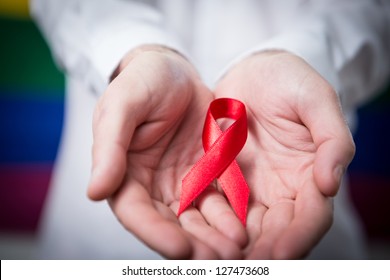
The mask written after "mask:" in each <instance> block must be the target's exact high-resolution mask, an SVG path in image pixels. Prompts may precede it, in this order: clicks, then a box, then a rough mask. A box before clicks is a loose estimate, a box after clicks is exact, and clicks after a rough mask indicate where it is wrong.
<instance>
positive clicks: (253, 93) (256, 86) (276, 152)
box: [215, 51, 354, 259]
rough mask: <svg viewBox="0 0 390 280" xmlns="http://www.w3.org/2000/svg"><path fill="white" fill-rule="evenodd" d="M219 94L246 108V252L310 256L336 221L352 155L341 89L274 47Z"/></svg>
mask: <svg viewBox="0 0 390 280" xmlns="http://www.w3.org/2000/svg"><path fill="white" fill-rule="evenodd" d="M215 94H216V97H231V98H236V99H238V100H241V101H242V102H244V103H245V104H246V107H247V113H248V125H249V134H248V140H247V143H246V145H245V147H244V149H243V150H242V151H241V153H240V155H239V157H238V163H239V164H240V166H241V169H242V171H243V173H244V176H245V177H246V179H247V182H248V185H249V187H250V190H251V194H250V198H249V206H248V217H247V228H246V229H247V232H248V236H249V242H248V245H247V246H246V248H245V249H244V254H245V257H246V258H249V259H254V258H256V259H258V258H263V259H272V258H276V259H286V258H301V257H304V256H305V255H307V254H308V253H309V252H310V250H311V249H312V248H313V247H314V246H315V245H316V244H317V243H318V241H319V240H320V239H321V238H322V237H323V236H324V234H325V233H326V232H327V230H328V229H329V227H330V226H331V223H332V217H333V208H332V199H331V197H332V196H334V195H335V194H336V193H337V190H338V188H339V184H340V180H341V176H342V174H343V172H344V170H345V169H346V167H347V165H348V164H349V162H350V161H351V160H352V157H353V155H354V143H353V140H352V137H351V134H350V131H349V129H348V127H347V125H346V122H345V120H344V118H343V114H342V112H341V108H340V103H339V100H338V97H337V95H336V93H335V92H334V90H333V89H332V87H331V86H330V85H329V84H328V83H327V82H326V81H325V80H324V79H323V78H322V77H321V76H320V75H319V74H318V73H317V72H316V71H315V70H314V69H312V68H311V67H310V66H309V65H308V64H307V63H306V62H305V61H304V60H302V59H300V58H298V57H296V56H294V55H292V54H289V53H286V52H279V51H275V52H263V53H258V54H255V55H252V56H251V57H249V58H247V59H245V60H244V61H242V62H240V63H239V64H237V65H236V66H235V67H233V68H232V69H231V70H230V71H229V72H228V73H227V74H226V76H225V77H223V78H222V80H221V81H220V83H219V84H218V86H217V88H216V92H215Z"/></svg>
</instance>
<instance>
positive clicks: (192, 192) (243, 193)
mask: <svg viewBox="0 0 390 280" xmlns="http://www.w3.org/2000/svg"><path fill="white" fill-rule="evenodd" d="M220 118H230V119H233V120H234V123H233V124H231V125H230V126H229V127H228V128H227V129H226V130H225V131H222V130H221V128H220V127H219V125H218V123H217V121H216V120H217V119H220ZM247 133H248V125H247V116H246V111H245V105H244V104H243V103H241V102H240V101H238V100H235V99H231V98H220V99H216V100H214V101H213V102H211V104H210V107H209V110H208V112H207V116H206V120H205V124H204V128H203V135H202V142H203V148H204V150H205V154H204V155H203V157H202V158H201V159H200V160H199V161H198V162H197V163H195V165H194V166H193V167H192V169H191V170H190V171H189V172H188V173H187V175H186V176H185V177H184V179H183V181H182V193H181V196H180V207H179V211H178V216H179V215H180V214H181V213H182V212H183V211H184V210H185V209H186V208H187V207H188V206H189V205H190V204H191V203H192V201H194V200H195V199H196V198H197V197H198V196H199V195H200V194H201V193H202V192H203V191H204V190H205V189H206V188H207V187H208V186H209V185H210V184H211V182H212V181H213V180H214V179H218V182H219V184H220V185H221V187H222V189H223V191H224V192H225V194H226V197H227V199H228V200H229V203H230V205H231V206H232V208H233V209H234V211H235V213H236V215H237V217H238V218H239V219H240V221H241V222H242V224H244V225H245V223H246V213H247V206H248V199H249V188H248V185H247V183H246V181H245V178H244V176H243V175H242V172H241V170H240V167H239V166H238V164H237V162H236V160H235V158H236V157H237V155H238V153H239V152H240V151H241V149H242V148H243V147H244V144H245V142H246V139H247Z"/></svg>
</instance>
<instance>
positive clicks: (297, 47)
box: [219, 23, 339, 92]
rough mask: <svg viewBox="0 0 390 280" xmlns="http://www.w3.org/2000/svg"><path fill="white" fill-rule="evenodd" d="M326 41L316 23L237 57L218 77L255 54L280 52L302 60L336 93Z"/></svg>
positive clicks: (328, 44)
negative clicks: (270, 51) (293, 55)
mask: <svg viewBox="0 0 390 280" xmlns="http://www.w3.org/2000/svg"><path fill="white" fill-rule="evenodd" d="M328 41H329V40H328V37H327V33H326V30H325V26H323V25H321V23H317V25H315V24H313V25H312V26H311V28H308V29H304V30H297V31H290V32H288V33H282V34H279V35H277V36H275V37H273V38H271V39H268V40H267V41H265V42H264V43H261V44H259V45H257V46H255V47H253V48H252V49H249V50H248V51H246V52H244V53H242V54H240V55H239V56H237V57H236V58H235V59H234V60H232V61H231V62H230V63H229V64H228V66H227V67H225V68H224V69H223V71H222V72H221V74H220V75H219V79H220V78H221V77H222V76H223V75H225V74H226V73H227V72H228V71H229V69H231V68H232V67H233V66H234V65H236V64H238V63H239V62H240V61H242V60H243V59H245V58H247V57H249V56H251V55H253V54H255V53H258V52H262V51H269V50H281V51H287V52H289V53H292V54H295V55H297V56H299V57H301V58H302V59H304V60H305V61H306V62H307V63H308V64H309V65H311V67H313V68H314V69H315V70H316V71H317V72H318V73H319V74H320V75H321V76H322V77H323V78H324V79H325V80H327V81H328V82H329V83H330V84H331V85H332V86H333V88H334V89H335V90H336V92H337V91H338V88H339V83H338V79H337V75H336V72H337V71H336V68H335V66H334V62H333V56H332V51H331V49H332V48H331V46H330V43H329V42H328Z"/></svg>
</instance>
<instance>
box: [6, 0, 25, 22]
mask: <svg viewBox="0 0 390 280" xmlns="http://www.w3.org/2000/svg"><path fill="white" fill-rule="evenodd" d="M28 7H29V6H28V0H0V15H4V16H9V17H15V18H29V17H30V16H29V9H28Z"/></svg>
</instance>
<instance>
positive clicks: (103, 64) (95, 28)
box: [30, 0, 186, 94]
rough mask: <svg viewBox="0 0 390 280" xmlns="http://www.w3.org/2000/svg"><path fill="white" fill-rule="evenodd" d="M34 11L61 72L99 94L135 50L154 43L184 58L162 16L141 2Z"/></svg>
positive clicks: (109, 0)
mask: <svg viewBox="0 0 390 280" xmlns="http://www.w3.org/2000/svg"><path fill="white" fill-rule="evenodd" d="M146 2H147V1H146ZM30 8H31V14H32V16H33V17H34V18H35V20H36V22H37V23H38V25H39V27H40V29H41V30H42V32H43V34H44V36H45V38H46V40H47V42H48V44H49V45H50V47H51V50H52V52H53V55H54V58H55V60H56V61H57V64H58V65H59V66H60V68H62V69H63V70H65V71H66V72H67V74H68V75H74V76H77V77H78V78H79V79H81V80H83V81H85V82H86V83H87V85H88V86H90V87H91V88H92V90H93V91H94V92H95V93H97V94H101V93H102V92H103V91H104V89H105V87H106V86H107V84H108V81H109V77H110V75H111V74H112V72H113V71H114V69H115V68H116V66H117V65H118V64H119V62H120V60H121V59H122V58H123V56H124V55H125V54H126V53H127V52H128V51H129V50H130V49H132V48H135V47H137V46H139V45H142V44H148V43H153V44H161V45H164V46H167V47H169V48H172V49H175V50H178V51H179V52H181V53H183V54H184V55H185V53H186V52H185V51H184V49H183V47H182V46H181V44H180V42H179V40H177V38H176V37H175V36H174V35H173V34H171V33H170V32H169V31H168V30H166V29H165V28H164V21H163V16H162V15H161V14H160V13H159V12H158V10H157V9H155V8H154V7H153V6H151V5H147V4H144V3H141V2H140V1H139V2H138V1H120V0H105V1H98V2H96V1H95V0H83V1H79V0H66V1H63V0H32V1H31V3H30Z"/></svg>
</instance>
